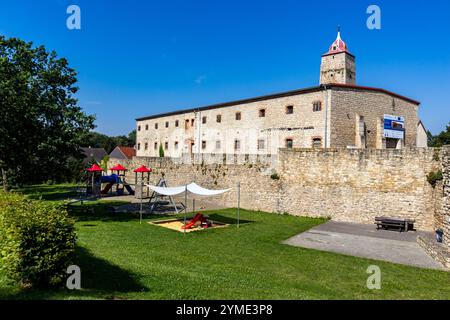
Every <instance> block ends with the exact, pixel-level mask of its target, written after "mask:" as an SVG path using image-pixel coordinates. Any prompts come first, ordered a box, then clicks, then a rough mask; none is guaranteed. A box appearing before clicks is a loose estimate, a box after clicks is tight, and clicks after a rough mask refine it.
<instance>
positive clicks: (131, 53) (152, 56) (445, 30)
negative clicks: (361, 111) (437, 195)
mask: <svg viewBox="0 0 450 320" xmlns="http://www.w3.org/2000/svg"><path fill="white" fill-rule="evenodd" d="M71 4H76V5H78V6H79V7H80V8H81V30H69V29H67V28H66V19H67V17H68V15H67V14H66V9H67V7H68V6H69V5H71ZM371 4H377V5H378V6H380V8H381V10H382V29H381V30H369V29H368V28H367V27H366V19H367V17H368V15H367V14H366V9H367V7H368V6H369V5H371ZM449 21H450V1H448V0H441V1H414V2H413V1H406V0H396V1H381V0H373V1H365V0H354V1H351V0H341V1H336V0H334V1H329V0H322V1H299V0H290V1H285V0H277V1H275V0H273V1H265V0H259V1H243V0H241V1H235V0H227V1H214V0H209V1H207V0H199V1H188V0H183V1H179V0H175V1H144V0H141V1H138V0H127V1H111V0H70V1H67V0H47V1H31V0H29V1H25V0H15V1H12V0H10V1H6V0H1V3H0V33H2V34H3V35H6V36H7V37H12V36H15V37H20V38H22V39H25V40H27V41H33V42H34V43H35V44H39V45H40V44H43V45H45V46H46V47H47V48H48V49H54V50H56V51H57V53H58V54H59V55H60V56H64V57H66V58H67V59H68V60H69V62H70V64H71V66H72V67H74V68H75V69H76V70H77V71H78V72H79V76H78V78H79V87H80V91H79V93H78V95H77V97H78V98H79V103H80V106H82V107H83V108H84V110H85V111H86V112H88V113H93V114H96V116H97V121H96V124H97V126H98V127H97V129H96V130H97V131H99V132H102V133H106V134H111V135H117V134H127V133H128V132H130V131H131V130H132V129H134V127H135V122H134V119H135V118H136V117H139V116H144V115H149V114H154V113H160V112H167V111H173V110H177V109H184V108H190V107H196V106H203V105H208V104H212V103H218V102H225V101H229V100H234V99H241V98H247V97H253V96H258V95H263V94H268V93H274V92H280V91H286V90H292V89H299V88H303V87H310V86H315V85H317V84H318V82H319V66H320V56H321V54H323V53H325V52H326V51H327V49H328V47H329V45H330V44H331V43H332V42H333V40H334V39H335V37H336V26H337V25H338V24H340V25H341V26H342V37H343V39H344V40H345V41H346V42H347V45H348V46H349V48H350V51H351V52H352V53H353V54H355V55H356V57H357V82H358V84H359V85H366V86H374V87H381V88H385V89H388V90H391V91H394V92H396V93H399V94H402V95H406V96H408V97H410V98H413V99H417V100H419V101H421V102H422V106H421V111H420V116H421V118H422V120H423V122H424V123H425V126H426V127H427V128H428V129H430V130H431V131H432V132H433V133H438V132H440V131H441V130H443V129H444V128H445V125H446V124H447V123H448V122H449V121H450V103H449V101H450V99H449V97H450V80H449V74H450V38H449V33H450V22H449Z"/></svg>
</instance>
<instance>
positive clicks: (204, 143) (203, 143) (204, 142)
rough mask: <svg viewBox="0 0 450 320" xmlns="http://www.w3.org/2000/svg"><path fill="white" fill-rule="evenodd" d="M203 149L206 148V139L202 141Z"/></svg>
mask: <svg viewBox="0 0 450 320" xmlns="http://www.w3.org/2000/svg"><path fill="white" fill-rule="evenodd" d="M202 149H203V150H205V149H206V141H205V140H203V141H202Z"/></svg>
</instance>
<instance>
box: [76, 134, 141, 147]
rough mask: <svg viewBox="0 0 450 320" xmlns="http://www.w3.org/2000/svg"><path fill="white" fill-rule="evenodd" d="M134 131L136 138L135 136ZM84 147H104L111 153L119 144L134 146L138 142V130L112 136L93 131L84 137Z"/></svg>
mask: <svg viewBox="0 0 450 320" xmlns="http://www.w3.org/2000/svg"><path fill="white" fill-rule="evenodd" d="M133 132H134V138H133ZM83 141H84V142H83V143H84V144H83V146H84V147H92V148H104V149H105V150H106V152H107V153H111V151H113V150H114V148H115V147H117V146H123V147H134V145H135V143H136V131H135V130H134V131H132V132H130V134H129V135H128V137H127V136H116V137H110V136H107V135H105V134H101V133H98V132H94V131H91V132H89V133H87V134H86V135H85V136H84V138H83Z"/></svg>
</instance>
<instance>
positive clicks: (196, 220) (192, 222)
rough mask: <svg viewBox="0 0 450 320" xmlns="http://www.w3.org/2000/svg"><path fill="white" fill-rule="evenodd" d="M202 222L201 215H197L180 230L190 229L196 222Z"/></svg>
mask: <svg viewBox="0 0 450 320" xmlns="http://www.w3.org/2000/svg"><path fill="white" fill-rule="evenodd" d="M201 220H203V215H202V214H201V213H197V214H196V215H195V216H194V218H192V220H191V221H189V222H188V223H187V224H186V226H182V227H181V228H182V229H191V228H192V227H193V226H194V225H195V224H196V223H197V222H198V221H201Z"/></svg>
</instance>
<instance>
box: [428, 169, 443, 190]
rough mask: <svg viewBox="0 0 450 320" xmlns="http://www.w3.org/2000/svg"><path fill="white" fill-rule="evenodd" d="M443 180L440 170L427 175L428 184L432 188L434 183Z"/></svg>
mask: <svg viewBox="0 0 450 320" xmlns="http://www.w3.org/2000/svg"><path fill="white" fill-rule="evenodd" d="M443 179H444V177H443V175H442V170H438V171H433V172H430V173H429V174H428V175H427V180H428V183H429V184H431V185H432V186H433V188H434V187H435V186H436V182H438V181H441V180H443Z"/></svg>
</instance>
